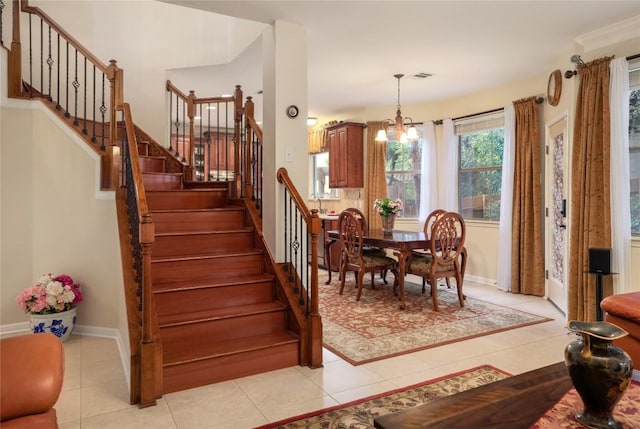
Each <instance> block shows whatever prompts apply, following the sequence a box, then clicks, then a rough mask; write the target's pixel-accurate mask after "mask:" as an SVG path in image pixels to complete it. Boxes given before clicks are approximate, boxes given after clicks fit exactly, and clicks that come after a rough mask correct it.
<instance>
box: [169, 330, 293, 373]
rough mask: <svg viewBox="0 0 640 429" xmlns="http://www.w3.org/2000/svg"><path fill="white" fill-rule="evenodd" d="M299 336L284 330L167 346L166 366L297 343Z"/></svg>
mask: <svg viewBox="0 0 640 429" xmlns="http://www.w3.org/2000/svg"><path fill="white" fill-rule="evenodd" d="M297 342H299V337H298V336H297V335H296V334H294V333H293V332H290V331H286V330H283V331H282V332H274V333H271V334H269V335H259V336H255V337H245V338H239V339H236V340H229V341H225V342H224V343H198V345H197V346H196V347H194V346H193V344H191V347H188V346H187V347H175V348H171V350H169V349H167V348H165V349H164V352H163V355H164V365H163V366H164V367H167V366H173V365H180V364H184V363H188V362H194V361H198V360H206V359H212V358H215V357H219V356H224V355H231V354H236V353H241V352H245V351H251V350H259V349H266V348H268V347H270V346H275V345H281V344H287V343H297Z"/></svg>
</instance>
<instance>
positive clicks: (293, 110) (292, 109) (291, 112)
mask: <svg viewBox="0 0 640 429" xmlns="http://www.w3.org/2000/svg"><path fill="white" fill-rule="evenodd" d="M287 116H288V117H290V118H295V117H296V116H298V107H297V106H294V105H291V106H289V107H287Z"/></svg>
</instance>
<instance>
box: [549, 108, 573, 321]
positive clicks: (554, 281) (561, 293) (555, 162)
mask: <svg viewBox="0 0 640 429" xmlns="http://www.w3.org/2000/svg"><path fill="white" fill-rule="evenodd" d="M568 141H569V139H568V134H567V117H566V115H564V116H563V117H562V118H560V119H558V120H556V121H552V122H550V123H547V125H546V168H545V172H546V173H545V176H546V185H545V195H546V198H545V199H546V201H545V206H546V210H545V215H546V217H545V219H546V222H545V231H546V235H545V259H546V261H545V267H546V268H545V269H546V272H545V273H546V278H547V285H546V287H547V298H548V299H549V300H550V301H551V302H553V303H554V304H555V305H556V307H558V309H560V311H562V312H563V313H564V314H567V282H566V279H567V274H568V273H567V270H568V264H567V257H568V256H567V248H568V234H567V220H568V213H567V208H568V207H569V204H568V202H567V188H568V178H567V174H568V171H567V170H568V168H565V166H567V165H568V162H567V160H568V155H569V147H568V144H567V143H568Z"/></svg>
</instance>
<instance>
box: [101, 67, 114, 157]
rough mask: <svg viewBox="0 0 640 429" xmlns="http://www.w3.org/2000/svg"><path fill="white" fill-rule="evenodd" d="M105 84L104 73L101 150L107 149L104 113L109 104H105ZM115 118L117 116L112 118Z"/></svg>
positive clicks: (103, 77)
mask: <svg viewBox="0 0 640 429" xmlns="http://www.w3.org/2000/svg"><path fill="white" fill-rule="evenodd" d="M104 86H105V76H104V73H102V102H101V104H100V114H101V115H102V136H101V137H100V138H101V140H102V145H101V146H100V150H107V146H106V145H105V142H104V140H105V123H104V114H105V113H106V112H107V106H105V104H104ZM111 119H112V120H115V118H111Z"/></svg>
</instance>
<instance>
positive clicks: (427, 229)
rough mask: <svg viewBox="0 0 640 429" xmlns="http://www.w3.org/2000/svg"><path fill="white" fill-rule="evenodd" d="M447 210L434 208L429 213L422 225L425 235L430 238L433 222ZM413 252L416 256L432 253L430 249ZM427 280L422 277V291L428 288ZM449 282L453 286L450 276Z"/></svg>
mask: <svg viewBox="0 0 640 429" xmlns="http://www.w3.org/2000/svg"><path fill="white" fill-rule="evenodd" d="M446 212H447V211H446V210H445V209H435V210H433V211H432V212H431V213H429V215H428V216H427V219H426V220H425V221H424V225H423V226H422V230H423V231H424V236H425V237H426V238H427V239H429V235H430V234H431V227H432V226H433V223H434V222H435V221H436V220H438V219H440V218H441V217H442V215H443V214H445V213H446ZM412 252H413V254H414V255H416V256H427V255H429V253H430V250H429V249H414V250H413V251H412ZM427 282H428V280H427V279H426V278H425V277H423V278H422V293H425V291H426V289H427ZM446 282H447V287H448V288H451V284H450V283H449V278H447V279H446Z"/></svg>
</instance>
